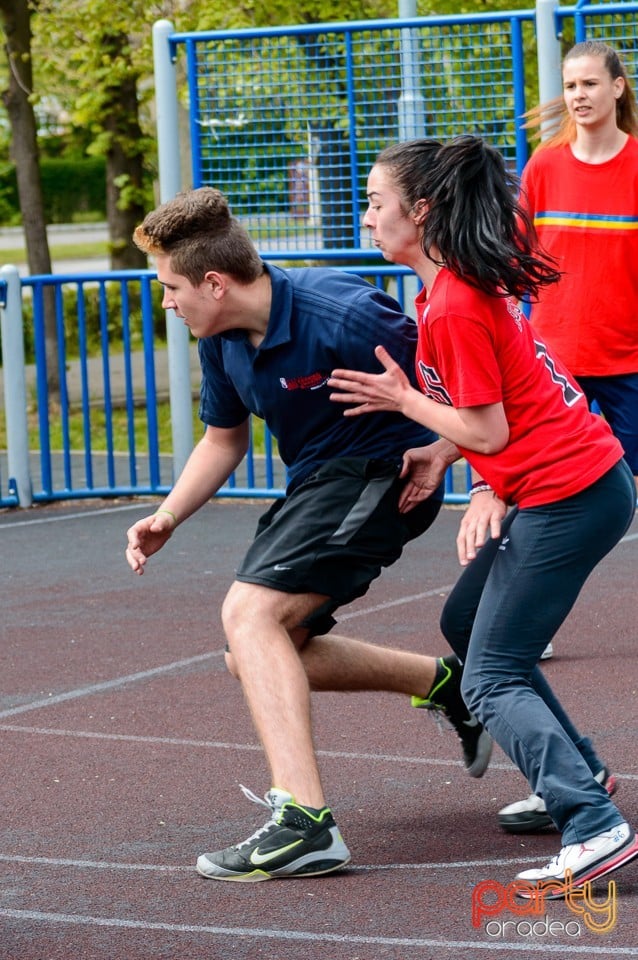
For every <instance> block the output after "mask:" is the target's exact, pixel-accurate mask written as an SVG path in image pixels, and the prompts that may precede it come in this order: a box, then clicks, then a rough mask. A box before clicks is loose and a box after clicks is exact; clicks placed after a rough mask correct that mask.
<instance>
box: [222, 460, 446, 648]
mask: <svg viewBox="0 0 638 960" xmlns="http://www.w3.org/2000/svg"><path fill="white" fill-rule="evenodd" d="M400 471H401V464H400V463H391V462H388V461H386V460H368V459H363V458H358V457H343V458H340V459H336V460H332V461H329V462H328V463H325V464H324V465H323V466H322V467H321V468H320V469H319V470H317V472H316V473H314V474H312V475H311V476H309V477H308V478H307V479H306V480H305V481H304V482H303V483H301V484H300V485H299V486H298V487H296V488H295V489H294V490H293V492H292V493H291V494H290V496H288V497H286V498H285V499H283V500H276V501H275V502H274V503H273V504H272V506H271V507H270V509H269V510H267V511H266V513H265V514H264V515H263V516H262V517H261V518H260V520H259V524H258V526H257V532H256V535H255V539H254V541H253V543H252V545H251V546H250V548H249V550H248V552H247V554H246V556H245V557H244V560H243V561H242V563H241V565H240V567H239V570H238V572H237V579H238V580H241V581H242V582H244V583H258V584H261V585H262V586H265V587H271V588H272V589H273V590H281V591H282V592H284V593H319V594H323V595H325V596H327V597H330V600H329V601H327V602H326V603H325V604H324V605H323V606H322V607H321V608H320V609H319V610H317V611H315V613H314V614H313V615H312V616H311V617H310V618H308V620H306V621H304V623H303V624H302V625H303V626H305V627H307V628H308V629H309V630H310V634H311V636H315V635H318V634H324V633H327V632H328V630H330V629H331V628H332V627H333V626H334V624H335V620H334V618H333V616H332V614H333V613H334V611H335V610H336V609H337V607H340V606H343V605H344V604H347V603H351V602H352V601H353V600H355V599H356V598H357V597H361V596H363V594H364V593H366V591H367V590H368V587H369V586H370V583H371V582H372V581H373V580H374V579H375V578H376V577H378V576H379V574H380V573H381V570H382V568H383V567H389V566H390V565H391V564H392V563H394V562H395V561H396V560H398V559H399V557H400V556H401V553H402V551H403V547H404V546H405V544H406V543H407V542H408V541H409V540H412V539H414V537H417V536H419V534H421V533H423V531H424V530H427V528H428V527H429V526H430V524H431V523H433V521H434V519H435V518H436V516H437V514H438V512H439V510H440V508H441V500H440V499H439V498H438V497H437V499H432V498H429V499H427V500H425V501H423V502H422V503H420V504H419V505H418V506H416V507H415V508H414V509H413V510H411V511H410V512H409V513H399V508H398V501H399V494H400V492H401V488H402V486H403V481H402V480H399V473H400Z"/></svg>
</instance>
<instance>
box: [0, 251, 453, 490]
mask: <svg viewBox="0 0 638 960" xmlns="http://www.w3.org/2000/svg"><path fill="white" fill-rule="evenodd" d="M280 256H281V257H283V254H281V255H280ZM288 259H289V258H288ZM336 269H339V270H345V271H347V272H351V273H358V274H360V275H362V276H364V277H366V278H367V279H368V280H369V281H370V282H372V283H374V284H376V285H377V286H379V287H387V285H388V284H392V286H393V289H392V293H393V294H394V296H395V298H396V299H397V300H398V301H399V303H400V304H401V305H403V304H404V302H405V299H406V298H405V282H406V278H407V277H413V274H411V272H410V271H409V270H407V269H406V268H404V267H395V266H389V265H386V264H379V265H377V264H369V265H366V266H360V267H356V266H349V267H336ZM154 278H155V273H154V272H153V271H150V270H146V271H119V272H95V273H83V274H59V275H55V276H41V275H38V276H32V277H27V278H22V279H21V281H20V284H21V287H22V291H23V297H24V305H25V310H28V311H30V314H31V320H30V324H31V327H32V330H33V346H34V354H35V364H34V368H33V373H34V377H33V380H32V383H31V389H32V390H33V391H34V394H35V401H34V408H35V411H36V413H37V425H38V438H39V440H38V443H39V447H38V449H36V450H32V451H31V454H30V460H31V476H32V487H33V489H32V498H33V501H34V502H47V501H54V500H62V499H68V498H77V499H81V498H88V497H113V496H132V495H143V494H158V495H163V494H166V493H167V492H168V491H169V490H170V488H171V486H172V483H173V480H174V477H173V462H172V457H171V450H161V449H160V444H159V433H160V428H159V419H158V410H159V407H160V404H161V402H162V400H166V399H167V398H168V397H167V387H168V384H167V382H166V380H164V381H163V382H162V383H161V384H160V383H159V382H158V371H157V369H156V368H157V365H158V361H159V359H160V357H161V353H162V351H164V350H165V343H164V341H163V340H161V339H160V338H159V336H158V331H157V329H156V327H157V324H156V320H155V317H154V313H155V314H157V313H158V312H159V314H160V316H162V312H161V310H160V309H159V303H158V300H159V298H158V297H156V298H155V303H154V301H153V286H152V282H153V280H154ZM50 291H53V298H52V299H53V302H54V309H55V329H56V334H57V373H58V377H59V390H58V392H57V393H56V394H53V393H52V390H51V386H50V377H49V369H48V360H47V348H46V332H45V313H46V308H47V302H48V298H47V292H50ZM158 293H159V290H158ZM193 387H194V388H196V385H195V384H193ZM194 393H195V390H194ZM195 400H196V397H194V402H195ZM116 416H117V417H118V419H117V423H116ZM78 418H79V421H80V428H79V432H78V428H77V426H76V427H75V428H74V429H72V420H73V421H75V422H76V421H77V420H78ZM140 421H142V422H143V440H141V439H140ZM136 423H137V432H136ZM54 426H55V438H54V436H53V433H54ZM254 426H255V428H254V429H253V430H252V431H251V443H250V449H249V452H248V455H247V457H246V458H245V461H244V463H243V464H242V465H241V467H240V468H239V469H238V471H237V472H236V473H235V474H233V476H232V477H231V478H230V479H229V482H228V484H227V485H226V486H225V487H224V488H223V489H222V490H220V492H219V496H229V497H246V496H251V497H263V498H266V497H268V498H270V497H279V496H283V493H284V489H285V483H286V475H285V467H284V465H283V464H282V463H281V461H280V459H279V457H278V454H277V448H276V443H275V441H274V438H273V437H272V436H271V435H270V433H269V431H268V430H267V429H265V428H261V427H260V428H259V433H260V442H259V452H258V451H257V449H256V444H255V442H254V441H253V436H252V434H253V433H254V432H255V429H256V424H255V422H254ZM262 435H263V439H262ZM78 436H80V437H81V440H78ZM120 448H121V449H120ZM466 490H467V480H466V477H465V474H464V473H463V472H462V471H461V472H459V471H458V469H457V470H456V471H455V473H454V475H453V473H452V471H450V472H449V475H448V477H447V483H446V491H447V499H448V501H462V500H464V499H465V497H466ZM16 504H17V500H16V497H15V495H14V494H13V493H12V492H11V491H9V493H8V495H5V496H3V497H2V498H0V506H15V505H16Z"/></svg>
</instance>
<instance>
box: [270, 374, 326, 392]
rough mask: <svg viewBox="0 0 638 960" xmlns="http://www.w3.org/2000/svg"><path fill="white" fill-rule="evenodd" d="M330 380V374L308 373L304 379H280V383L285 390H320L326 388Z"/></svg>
mask: <svg viewBox="0 0 638 960" xmlns="http://www.w3.org/2000/svg"><path fill="white" fill-rule="evenodd" d="M329 379H330V374H329V373H320V372H319V371H317V372H316V373H307V374H306V375H305V376H303V377H280V378H279V383H280V384H281V386H282V387H283V389H284V390H318V389H319V387H325V385H326V384H327V382H328V380H329Z"/></svg>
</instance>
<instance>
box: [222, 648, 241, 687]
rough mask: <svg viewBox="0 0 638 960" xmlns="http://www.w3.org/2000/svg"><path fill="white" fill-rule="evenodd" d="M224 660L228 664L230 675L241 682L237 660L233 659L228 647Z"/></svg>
mask: <svg viewBox="0 0 638 960" xmlns="http://www.w3.org/2000/svg"><path fill="white" fill-rule="evenodd" d="M224 660H225V662H226V669H227V670H228V672H229V673H230V675H231V676H232V677H234V678H235V680H239V670H238V669H237V664H236V662H235V658H234V657H233V655H232V653H231V652H230V650H229V649H228V647H226V651H225V653H224Z"/></svg>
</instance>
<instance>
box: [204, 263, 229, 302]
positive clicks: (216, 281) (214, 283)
mask: <svg viewBox="0 0 638 960" xmlns="http://www.w3.org/2000/svg"><path fill="white" fill-rule="evenodd" d="M204 283H207V284H209V285H210V288H211V292H212V294H213V297H214V298H215V300H221V299H222V297H223V296H224V294H225V293H226V290H227V288H228V278H227V277H226V275H225V274H223V273H218V272H217V271H216V270H209V271H208V272H207V273H205V274H204Z"/></svg>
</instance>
